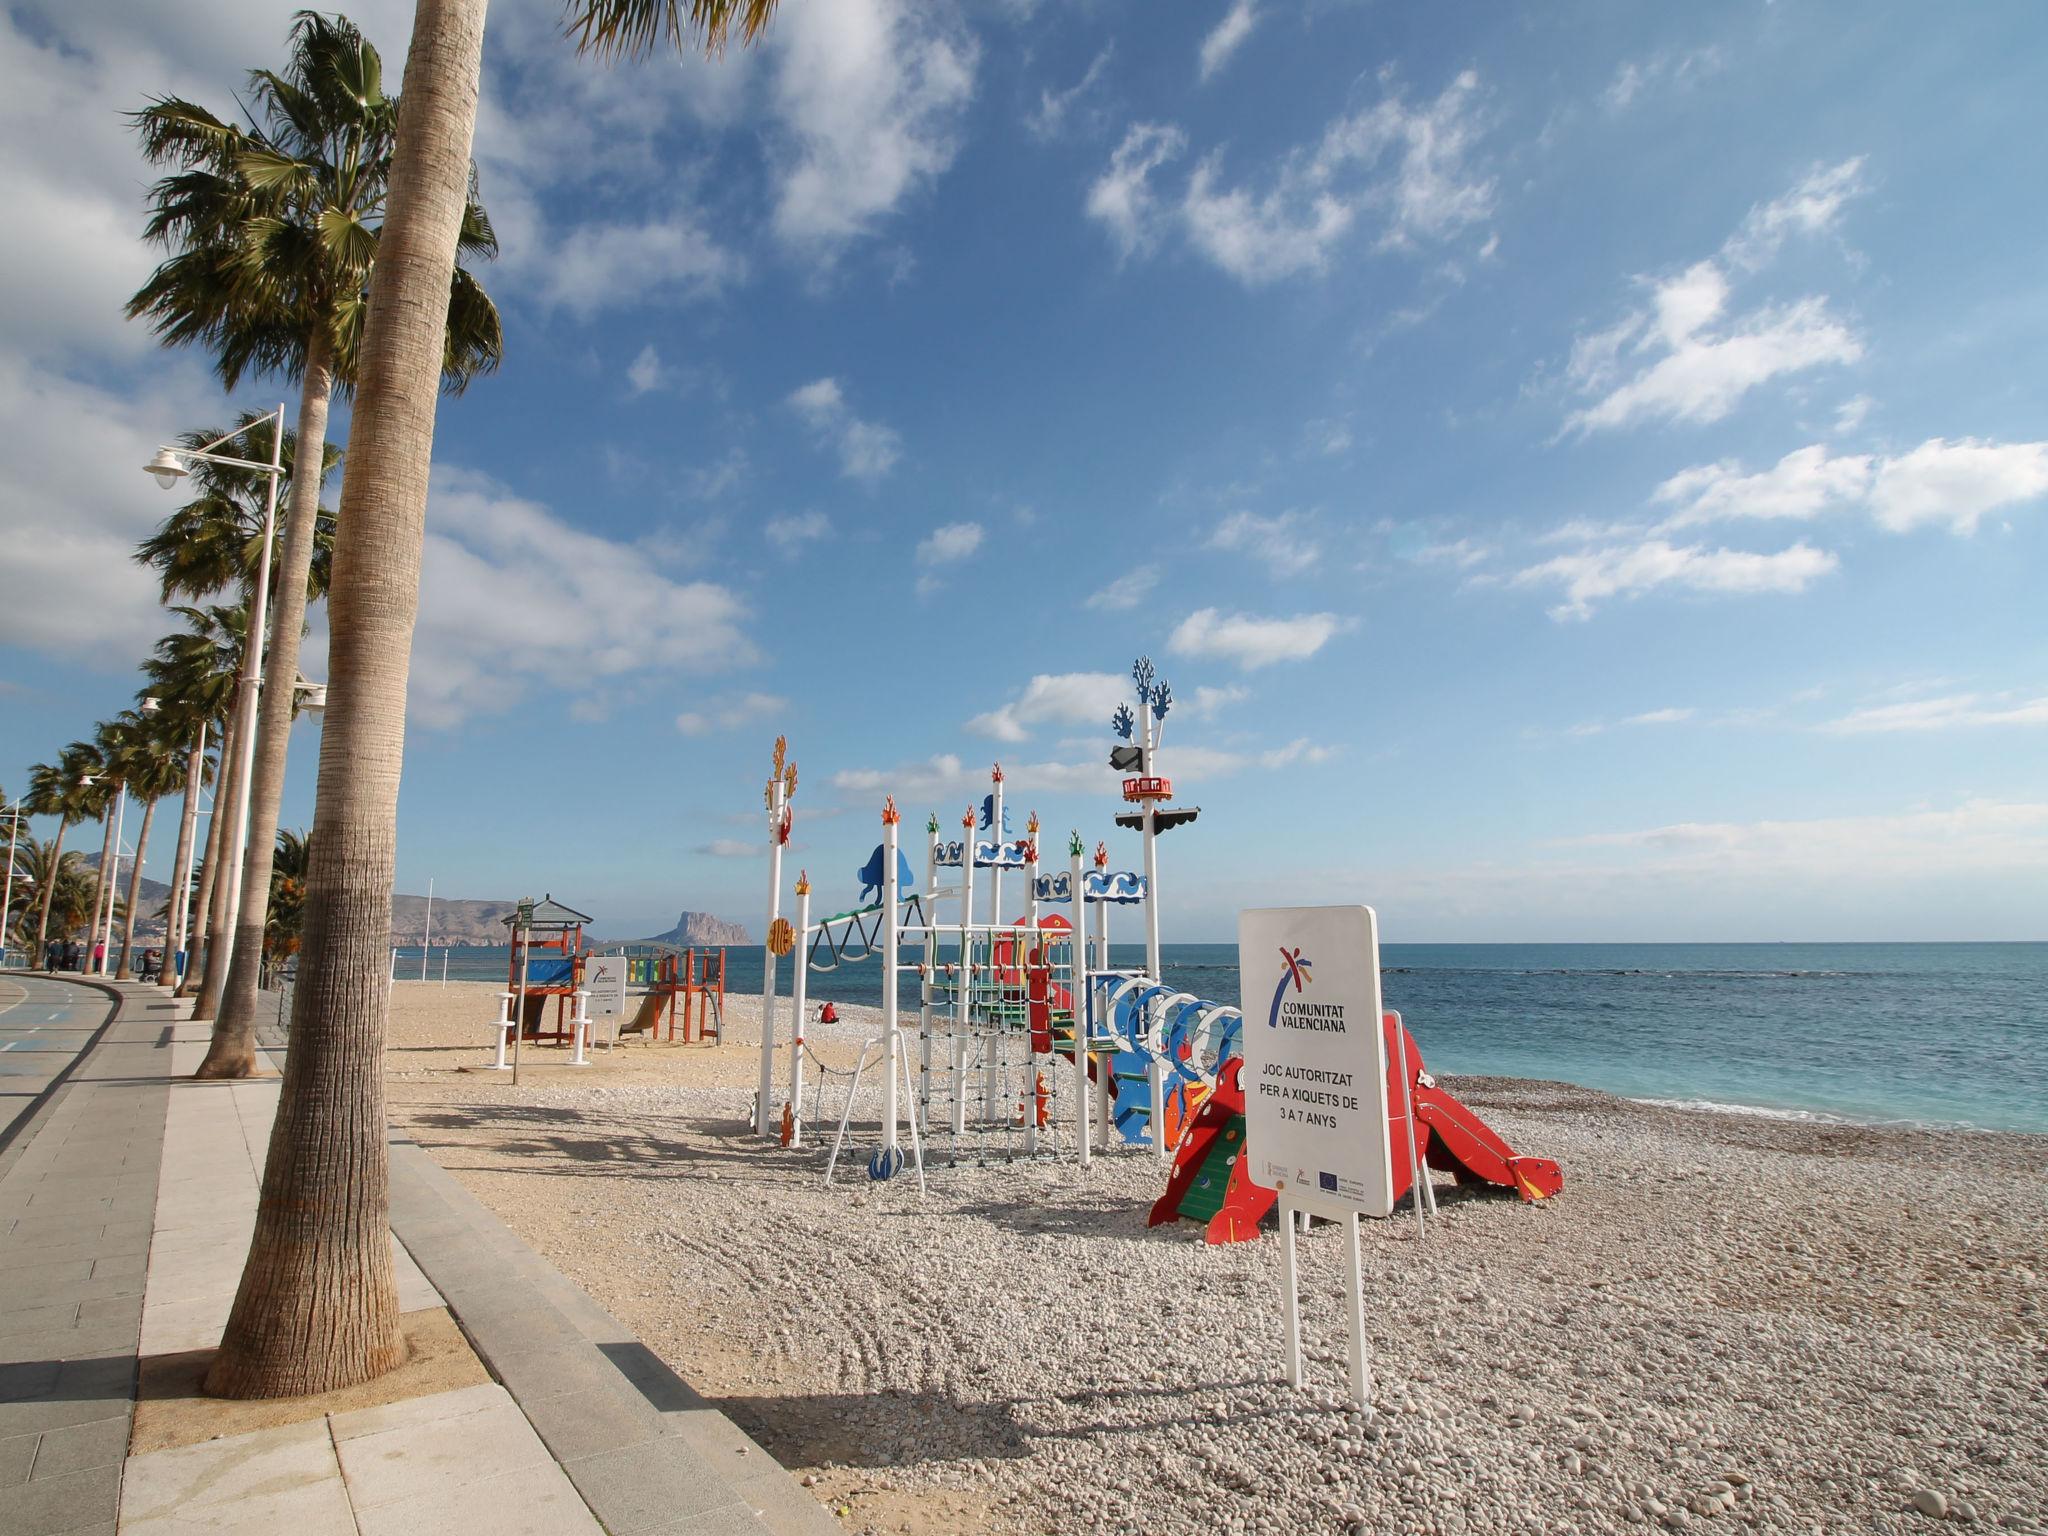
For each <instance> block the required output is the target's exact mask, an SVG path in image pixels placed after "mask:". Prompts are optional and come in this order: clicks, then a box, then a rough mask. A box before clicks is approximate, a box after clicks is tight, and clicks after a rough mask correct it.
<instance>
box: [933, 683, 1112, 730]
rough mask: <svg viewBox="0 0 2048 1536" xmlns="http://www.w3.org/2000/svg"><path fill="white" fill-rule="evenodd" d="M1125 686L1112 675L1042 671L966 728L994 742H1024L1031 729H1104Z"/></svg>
mask: <svg viewBox="0 0 2048 1536" xmlns="http://www.w3.org/2000/svg"><path fill="white" fill-rule="evenodd" d="M1127 686H1128V685H1127V684H1126V683H1125V681H1124V679H1123V678H1121V677H1119V676H1117V675H1116V674H1115V673H1112V672H1058V673H1046V672H1041V673H1039V674H1038V675H1037V676H1035V677H1033V678H1032V679H1031V681H1030V682H1029V683H1027V684H1026V685H1025V688H1024V691H1023V692H1022V693H1020V694H1019V695H1018V696H1017V697H1016V698H1014V699H1012V700H1011V701H1010V702H1009V703H1007V704H1003V705H1000V706H998V707H997V708H995V709H992V710H989V711H988V712H987V713H986V714H980V715H976V716H975V717H974V718H973V719H972V720H969V721H968V722H967V729H968V730H969V731H971V732H973V733H974V734H975V735H977V736H987V737H991V738H993V739H994V740H996V741H1023V740H1025V739H1026V738H1028V737H1029V736H1030V734H1031V729H1032V727H1033V726H1038V725H1046V724H1050V723H1080V724H1093V725H1101V726H1105V727H1106V726H1107V725H1108V723H1109V717H1110V715H1111V714H1112V713H1113V712H1114V711H1115V709H1116V706H1117V705H1118V704H1119V703H1121V702H1122V700H1123V698H1124V694H1125V691H1126V689H1127Z"/></svg>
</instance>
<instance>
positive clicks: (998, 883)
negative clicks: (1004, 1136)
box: [981, 763, 1017, 1115]
mask: <svg viewBox="0 0 2048 1536" xmlns="http://www.w3.org/2000/svg"><path fill="white" fill-rule="evenodd" d="M990 781H991V783H993V785H994V786H995V787H994V790H993V791H992V792H993V794H994V795H995V803H994V804H993V805H992V806H991V807H990V809H991V810H993V811H994V812H995V814H994V815H993V816H991V817H990V818H989V822H990V826H989V838H990V840H991V842H993V844H994V846H995V859H994V862H992V863H991V864H990V866H989V875H990V879H989V882H988V972H989V974H988V980H989V994H988V995H989V998H990V1000H991V1001H993V1002H1000V1001H1001V1000H1002V995H1003V994H1002V989H1001V985H1000V983H1001V979H1002V978H1001V976H1000V975H999V973H998V972H997V970H996V934H997V931H998V930H999V929H1001V927H1002V926H1003V768H1002V764H1000V763H998V764H997V765H996V767H995V770H994V772H993V773H992V774H991V775H990ZM1015 947H1016V946H1015V944H1014V942H1013V943H1012V945H1011V948H1012V950H1014V949H1015ZM1010 958H1011V960H1012V961H1013V962H1014V961H1015V960H1016V958H1017V957H1016V955H1015V954H1014V953H1013V954H1012V955H1011V956H1010ZM986 1025H987V1029H988V1048H987V1051H986V1053H985V1060H984V1061H983V1063H982V1068H983V1070H982V1079H981V1104H982V1110H983V1113H984V1115H986V1113H987V1112H988V1110H989V1108H990V1107H991V1106H994V1107H995V1108H996V1109H997V1110H998V1111H1000V1112H1001V1113H1002V1114H1005V1115H1007V1114H1008V1113H1009V1110H1008V1109H1007V1108H1006V1107H1005V1106H1004V1105H1003V1104H1002V1102H1001V1101H1002V1095H1003V1089H1002V1078H1003V1068H1002V1049H1003V1042H1002V1034H1001V1031H1002V1027H1003V1026H1002V1022H1001V1020H1000V1018H999V1017H998V1016H997V1015H996V1014H995V1013H993V1012H992V1013H991V1014H990V1015H989V1017H988V1019H987V1020H986Z"/></svg>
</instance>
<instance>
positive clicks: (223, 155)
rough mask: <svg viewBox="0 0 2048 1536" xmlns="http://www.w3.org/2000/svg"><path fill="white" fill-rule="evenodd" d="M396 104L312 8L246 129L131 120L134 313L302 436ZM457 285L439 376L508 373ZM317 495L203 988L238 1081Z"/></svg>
mask: <svg viewBox="0 0 2048 1536" xmlns="http://www.w3.org/2000/svg"><path fill="white" fill-rule="evenodd" d="M398 113H399V102H398V101H397V100H396V99H395V98H393V97H391V96H389V95H387V94H386V93H385V90H384V66H383V61H382V60H381V59H380V58H379V56H378V53H377V50H376V49H375V48H374V47H372V46H371V45H370V43H369V41H368V40H367V39H366V38H364V36H363V35H362V33H361V32H360V31H359V30H357V28H356V27H355V25H354V24H353V23H351V22H350V21H349V20H347V18H345V17H341V16H332V17H329V16H321V15H317V14H315V13H314V12H311V11H301V12H300V13H299V14H298V16H297V17H296V19H295V20H294V23H293V26H292V31H291V37H290V57H289V59H288V60H287V62H286V65H285V67H284V69H283V70H282V71H272V70H267V69H258V70H252V71H250V73H249V123H248V126H246V127H236V126H231V125H230V124H228V123H226V122H224V121H222V120H221V119H219V118H217V117H215V116H214V115H213V114H212V113H211V112H208V111H207V110H206V109H205V108H204V107H200V106H197V105H195V104H194V103H192V102H189V101H181V100H176V99H165V100H159V101H157V102H154V103H153V104H151V105H150V106H149V107H147V108H145V109H144V110H143V111H141V112H138V113H136V114H135V123H136V126H137V129H138V130H139V132H140V134H141V137H142V144H143V151H144V153H145V154H146V155H147V156H148V158H149V159H150V160H151V161H152V162H153V163H155V164H157V165H165V166H170V167H173V168H174V170H173V174H171V175H169V176H166V177H165V178H164V179H163V180H161V181H159V182H158V183H157V185H156V187H155V189H154V191H153V193H152V208H151V217H150V221H149V226H148V231H147V233H148V235H149V237H150V238H151V239H153V240H156V241H159V242H161V243H162V244H164V245H165V246H167V247H169V249H170V251H171V255H170V256H169V258H168V259H167V260H165V262H164V263H163V264H162V265H161V266H160V267H158V268H157V270H156V272H155V273H154V274H153V275H152V276H151V278H150V280H149V281H148V282H147V283H146V284H144V285H143V287H142V289H141V291H140V292H138V293H137V294H136V295H135V297H134V298H133V299H132V300H130V301H129V306H128V312H129V314H130V315H131V316H147V317H149V318H150V320H151V321H152V322H153V324H154V326H155V328H156V331H157V333H158V334H159V335H160V336H162V337H163V338H164V340H165V341H166V342H167V343H171V344H174V345H175V344H180V343H187V342H191V343H197V344H200V345H203V346H206V347H209V348H210V349H211V350H212V351H213V353H214V356H215V359H216V366H217V370H218V372H219V373H220V376H221V381H222V383H224V384H225V385H226V386H227V387H228V388H229V389H233V388H234V387H235V384H236V381H237V380H238V379H239V378H240V377H241V376H242V375H243V373H244V372H247V371H251V370H254V371H259V372H278V373H283V374H285V375H287V376H288V377H291V378H295V379H297V380H298V381H299V418H298V419H299V432H300V434H301V435H304V436H309V437H311V438H313V439H314V440H315V441H317V440H319V438H320V437H321V436H323V435H324V434H325V432H326V430H327V413H328V407H329V403H330V400H331V397H332V395H333V394H334V393H335V392H336V391H340V392H343V393H346V392H348V391H349V390H350V389H351V388H353V386H354V383H355V379H356V369H357V359H358V356H359V353H360V349H361V343H362V330H363V322H364V318H365V312H366V309H367V305H366V302H365V298H366V295H367V293H368V290H369V286H370V279H371V275H372V273H373V272H374V270H375V262H376V256H377V246H378V238H379V235H380V233H381V229H382V224H383V219H384V203H385V198H386V194H387V192H388V190H389V180H390V170H391V160H392V155H393V153H394V152H395V149H396V136H397V129H398ZM464 153H465V156H466V154H467V150H466V149H465V151H464ZM458 247H459V250H460V253H461V255H462V256H464V257H468V258H471V259H475V258H479V257H490V256H493V255H495V254H496V253H497V237H496V236H495V235H494V234H493V233H492V231H491V225H490V220H489V219H488V218H487V217H486V216H485V214H484V211H483V208H482V206H481V204H479V203H478V201H477V199H476V195H475V172H474V170H473V169H472V170H471V172H470V176H469V185H468V197H467V200H466V202H465V205H464V207H463V213H462V223H461V227H460V231H459V235H458ZM447 286H448V303H447V306H446V317H447V324H446V327H445V330H444V334H443V336H442V339H441V373H442V384H443V385H444V387H447V388H451V389H455V390H460V389H461V388H462V387H463V386H464V385H466V384H467V383H468V382H469V380H470V379H471V378H473V377H474V376H475V375H477V374H478V373H483V372H488V371H490V370H491V369H494V368H496V367H497V365H498V361H499V358H500V356H501V353H502V350H503V335H502V332H501V329H500V326H499V321H498V311H497V308H496V306H494V305H493V304H492V303H491V300H490V298H489V296H488V295H487V294H486V293H485V292H484V290H483V288H482V286H481V285H480V284H478V282H477V281H476V279H475V278H474V277H473V276H472V275H471V274H470V273H469V272H468V271H466V270H465V269H464V268H463V267H462V266H461V265H460V264H459V263H458V264H457V265H456V266H455V268H454V269H453V272H452V273H451V276H450V281H449V283H448V285H447ZM318 501H319V487H318V485H317V484H306V483H303V482H295V483H294V484H293V486H292V493H291V495H290V496H289V497H288V498H286V513H285V520H284V537H283V541H282V544H281V545H280V552H279V572H280V582H279V586H280V590H279V592H278V596H277V605H276V609H275V611H274V613H273V616H272V621H271V630H270V636H269V669H268V672H267V677H268V679H269V687H268V688H266V690H265V691H264V694H263V697H262V700H261V703H260V705H259V713H258V720H257V723H256V727H255V729H256V737H255V757H254V762H253V767H252V771H251V774H250V782H249V784H248V786H247V788H246V790H245V793H246V794H247V795H248V797H249V798H248V804H249V838H248V843H247V849H246V852H245V854H244V863H243V867H242V870H241V887H242V890H243V892H244V893H245V899H244V901H243V903H242V908H241V912H240V915H239V919H238V928H239V930H240V931H239V932H237V933H234V934H231V935H229V943H228V944H227V945H226V946H223V948H222V949H221V950H219V951H217V952H216V953H217V955H218V958H219V959H221V960H226V959H227V958H228V957H229V956H230V955H232V956H233V957H234V958H233V963H232V965H231V966H230V967H228V968H226V969H225V970H224V972H223V974H222V976H221V989H220V991H219V996H218V1007H217V1008H212V1009H208V1007H207V1005H208V1004H209V1003H212V1002H213V1001H214V1000H215V999H214V997H213V994H214V993H215V990H216V987H215V982H214V979H213V977H212V976H211V974H209V977H208V980H207V985H206V987H205V989H204V990H203V991H202V993H201V1009H202V1012H209V1013H210V1015H211V1017H212V1018H213V1020H214V1038H213V1042H212V1045H211V1047H210V1048H209V1049H208V1051H207V1055H206V1060H205V1062H204V1063H203V1064H202V1065H201V1066H200V1068H199V1072H198V1075H199V1076H200V1077H244V1076H246V1075H248V1073H249V1072H250V1071H252V1070H253V1069H254V1067H255V1062H256V1056H255V1023H256V988H257V985H258V981H259V973H260V970H261V966H262V959H263V928H264V921H263V909H262V907H261V906H260V905H259V904H258V903H257V900H256V893H257V892H259V891H266V890H268V889H269V886H270V863H271V851H272V840H273V838H274V836H275V833H276V828H277V811H278V803H279V801H280V799H281V798H282V796H283V792H284V771H285V757H286V751H287V748H288V746H289V742H290V733H291V723H292V716H293V707H292V706H293V702H294V699H293V687H292V685H293V682H294V680H295V679H296V678H297V676H298V656H299V635H300V631H301V630H302V628H303V626H304V623H305V598H304V595H303V594H302V592H301V590H300V587H301V581H300V576H301V573H303V572H304V571H306V570H307V569H308V560H309V557H310V555H311V552H312V550H313V548H314V544H315V539H316V528H315V523H316V514H315V510H314V509H315V507H316V506H317V504H318ZM195 595H196V594H195ZM213 964H214V962H213V961H212V960H211V959H210V960H209V972H211V970H212V969H213Z"/></svg>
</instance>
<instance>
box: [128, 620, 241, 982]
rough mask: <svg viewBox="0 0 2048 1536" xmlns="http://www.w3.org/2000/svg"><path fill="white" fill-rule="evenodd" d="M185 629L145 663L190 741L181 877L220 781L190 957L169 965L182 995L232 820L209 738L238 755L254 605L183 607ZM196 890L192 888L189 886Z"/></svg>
mask: <svg viewBox="0 0 2048 1536" xmlns="http://www.w3.org/2000/svg"><path fill="white" fill-rule="evenodd" d="M173 611H174V612H175V613H177V614H178V615H179V616H180V617H181V618H183V619H184V620H185V623H186V625H187V628H185V629H184V630H182V631H180V632H179V633H177V634H172V635H165V636H164V637H163V639H161V640H159V641H157V643H156V654H155V655H153V656H151V657H150V658H149V659H148V660H147V661H145V662H144V663H143V664H142V670H143V673H144V675H145V676H146V677H148V679H149V687H150V689H151V691H152V692H154V693H155V694H156V696H157V697H158V698H159V699H160V700H162V701H164V702H165V703H166V705H167V707H168V708H169V709H170V710H171V711H172V712H173V713H174V714H175V715H177V716H178V717H180V718H181V719H182V720H183V723H184V727H185V730H186V732H187V734H188V739H189V740H190V742H191V747H190V748H189V749H188V751H187V753H186V759H185V764H186V776H185V805H184V810H183V812H182V814H181V815H180V816H179V819H178V850H177V853H176V855H175V867H176V869H177V875H176V876H175V878H174V880H173V883H172V884H173V891H174V893H175V891H176V885H177V881H180V880H183V879H184V878H185V869H186V865H187V863H188V861H189V858H190V855H191V852H192V844H193V838H194V835H195V828H196V826H197V822H198V816H199V791H200V789H201V788H202V787H203V785H204V783H205V780H206V779H207V778H208V777H209V776H211V777H212V779H213V781H214V789H215V797H214V804H215V807H216V811H215V814H214V815H213V816H211V817H209V818H208V821H207V838H206V849H205V852H204V855H203V857H202V863H201V870H200V879H199V890H198V893H197V895H196V896H195V897H193V899H192V900H190V901H189V902H188V903H187V905H186V919H187V921H186V926H185V931H184V932H183V933H182V934H173V935H171V937H173V938H178V939H182V940H183V941H184V948H185V953H186V957H187V962H188V963H187V964H186V967H185V973H184V975H183V976H182V977H181V976H179V975H178V971H177V965H176V963H175V957H167V958H169V959H170V960H171V961H172V963H169V964H166V965H165V967H164V973H165V980H164V985H165V986H167V987H174V988H175V989H176V995H177V996H179V997H183V996H184V995H185V994H186V993H187V992H188V991H189V990H190V989H191V987H192V986H194V985H196V984H197V976H198V970H199V967H198V966H197V965H196V964H193V963H191V962H192V961H195V960H196V959H197V957H198V953H199V948H200V937H201V935H202V933H203V932H204V930H205V928H206V916H207V908H208V904H209V902H210V899H211V897H212V894H213V886H214V876H215V875H216V874H217V873H218V866H219V851H218V850H219V845H220V828H221V825H222V823H223V821H224V820H225V819H226V818H225V814H224V810H223V809H222V794H221V792H222V791H223V790H224V789H225V787H226V786H225V785H224V784H223V783H222V782H221V774H220V773H218V772H214V773H212V774H211V775H209V770H208V765H207V759H206V755H205V737H206V734H207V732H208V730H211V731H212V732H213V733H214V734H213V747H214V751H215V753H216V755H217V758H218V762H219V765H220V767H221V768H226V767H227V766H228V765H229V764H230V763H231V762H232V761H233V759H232V757H231V755H230V748H231V747H232V744H233V743H232V738H231V735H230V734H229V733H228V732H227V722H228V720H229V715H230V711H231V710H232V708H233V705H234V699H235V686H236V671H237V669H238V668H239V666H240V664H241V655H242V639H243V636H244V635H246V634H247V632H248V611H247V610H246V609H239V608H218V607H215V608H204V609H201V608H183V607H181V608H177V609H174V610H173ZM188 894H190V893H188Z"/></svg>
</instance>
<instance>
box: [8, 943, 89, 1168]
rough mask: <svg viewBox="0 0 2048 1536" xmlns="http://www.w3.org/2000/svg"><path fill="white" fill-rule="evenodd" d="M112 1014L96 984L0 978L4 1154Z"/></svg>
mask: <svg viewBox="0 0 2048 1536" xmlns="http://www.w3.org/2000/svg"><path fill="white" fill-rule="evenodd" d="M113 1016H114V1004H113V1000H112V999H111V998H109V997H108V996H107V995H106V994H105V993H104V992H101V991H99V990H97V989H96V988H91V987H81V986H78V985H76V984H75V983H72V982H65V981H57V980H54V979H52V978H49V977H43V976H33V975H26V974H23V975H11V976H0V1152H4V1151H5V1150H6V1148H7V1146H8V1144H9V1143H10V1142H11V1141H12V1140H13V1139H14V1135H15V1128H16V1127H17V1126H18V1125H20V1124H21V1123H22V1121H24V1120H25V1119H26V1118H27V1117H28V1116H29V1115H30V1114H32V1113H33V1112H34V1110H35V1107H36V1105H37V1104H39V1103H40V1102H41V1101H42V1100H43V1098H44V1096H45V1095H46V1094H48V1092H49V1091H50V1089H51V1086H52V1085H53V1084H54V1083H56V1082H58V1081H59V1080H61V1079H62V1077H63V1076H64V1074H65V1073H66V1072H68V1071H70V1069H71V1067H72V1064H73V1063H74V1062H76V1061H77V1060H78V1058H79V1057H80V1056H82V1055H83V1054H84V1053H85V1051H86V1049H87V1047H89V1046H90V1045H91V1044H92V1041H93V1036H94V1035H96V1034H98V1032H99V1030H100V1027H101V1026H102V1025H103V1024H105V1023H106V1022H107V1021H108V1020H109V1019H111V1018H112V1017H113Z"/></svg>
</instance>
